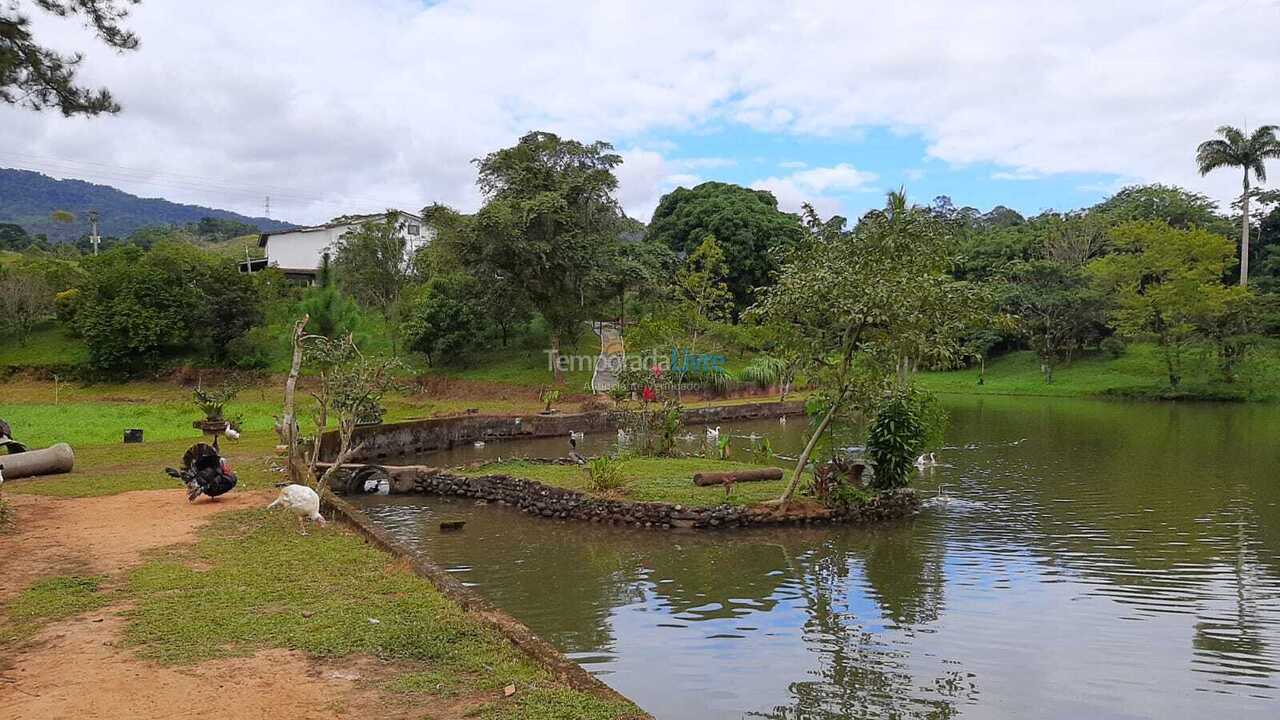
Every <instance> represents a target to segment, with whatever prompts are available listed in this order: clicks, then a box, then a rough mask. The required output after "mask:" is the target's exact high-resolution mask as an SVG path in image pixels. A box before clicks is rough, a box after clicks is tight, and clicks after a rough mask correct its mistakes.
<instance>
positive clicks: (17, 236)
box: [0, 223, 31, 250]
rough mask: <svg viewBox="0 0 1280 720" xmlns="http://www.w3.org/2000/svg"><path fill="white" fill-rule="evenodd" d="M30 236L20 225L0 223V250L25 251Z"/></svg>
mask: <svg viewBox="0 0 1280 720" xmlns="http://www.w3.org/2000/svg"><path fill="white" fill-rule="evenodd" d="M30 245H31V236H30V235H28V234H27V231H26V230H25V229H24V228H23V227H22V226H21V225H15V224H14V223H0V250H26V249H27V247H29V246H30Z"/></svg>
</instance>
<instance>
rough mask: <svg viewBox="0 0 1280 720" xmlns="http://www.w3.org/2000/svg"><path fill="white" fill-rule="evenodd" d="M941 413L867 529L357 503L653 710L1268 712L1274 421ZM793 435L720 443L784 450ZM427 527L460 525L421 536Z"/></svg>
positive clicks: (1274, 627)
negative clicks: (906, 483)
mask: <svg viewBox="0 0 1280 720" xmlns="http://www.w3.org/2000/svg"><path fill="white" fill-rule="evenodd" d="M952 414H953V421H954V423H953V424H954V429H953V432H952V436H951V437H950V438H949V443H950V445H951V448H950V449H948V450H947V451H945V452H944V453H942V454H940V455H939V460H940V461H942V462H943V463H944V466H942V467H939V468H936V469H935V470H933V471H932V472H930V473H929V474H928V476H927V477H926V478H924V479H923V480H922V481H921V489H922V491H923V492H925V493H926V494H929V495H933V494H934V493H935V492H936V491H937V489H938V488H939V486H941V485H944V484H945V485H946V486H947V487H946V491H945V495H943V496H942V497H940V498H939V499H938V500H937V501H931V502H930V503H929V508H928V509H927V510H926V512H925V513H924V514H923V515H922V516H921V517H920V518H918V519H917V520H916V521H914V522H907V523H901V524H895V525H891V526H885V527H878V528H873V529H861V530H857V529H848V528H844V529H825V530H794V529H792V530H785V531H752V532H739V533H712V534H707V533H694V534H677V533H659V532H652V531H635V530H629V529H620V528H612V527H599V526H589V527H588V526H582V525H578V524H573V523H556V522H547V521H542V520H531V519H529V518H527V517H525V516H524V515H522V514H520V513H516V512H513V511H511V510H509V509H506V508H501V507H477V506H474V505H472V504H470V503H464V502H460V501H453V500H448V499H442V498H411V499H397V498H369V499H365V500H364V502H366V503H367V504H368V506H369V507H368V510H369V512H370V514H371V515H373V516H374V517H375V518H377V519H378V520H379V522H382V523H383V524H385V525H386V526H387V527H389V528H390V529H391V530H392V532H394V533H395V534H396V535H398V536H400V537H402V538H404V539H406V540H408V541H410V542H412V543H415V544H416V545H417V546H418V547H420V548H422V549H423V550H424V551H425V552H428V553H429V554H430V555H431V556H432V557H433V558H434V559H435V560H436V561H438V562H441V563H442V564H445V565H446V566H448V567H451V568H452V569H453V570H455V571H456V572H457V573H458V574H459V576H460V577H461V579H463V580H464V581H466V582H468V583H471V584H474V585H475V586H477V588H478V590H479V591H480V592H482V593H484V594H486V595H487V596H489V597H490V598H491V599H493V600H494V601H495V602H496V603H497V604H499V605H500V606H502V607H504V608H505V609H507V610H508V611H510V612H511V613H512V614H514V615H516V616H517V617H519V618H521V619H522V620H524V621H525V622H527V623H528V624H529V625H530V626H531V627H533V628H534V630H536V631H537V632H539V633H541V634H542V635H544V636H545V637H547V638H549V639H550V640H552V642H554V643H556V644H558V645H559V646H560V647H561V648H563V649H565V651H566V652H567V653H568V654H569V655H570V656H571V657H573V658H574V659H575V660H577V661H578V662H581V663H583V664H584V665H585V666H587V667H588V668H589V669H590V670H592V671H593V672H596V673H599V674H601V675H605V676H607V677H606V680H607V681H608V682H609V683H610V684H612V685H614V686H615V687H617V688H618V689H619V690H620V691H622V692H623V693H625V694H627V695H629V696H631V697H632V698H635V699H636V700H637V701H639V702H640V704H641V705H642V706H644V707H645V708H646V709H648V710H649V711H651V712H653V713H654V714H655V715H656V716H657V717H660V718H740V717H748V716H750V717H768V718H843V717H952V716H957V715H958V716H967V717H1029V716H1034V717H1047V718H1076V717H1085V716H1090V717H1169V716H1178V717H1183V716H1225V715H1228V714H1229V715H1232V716H1234V717H1241V718H1248V717H1270V716H1272V715H1273V713H1270V712H1268V711H1269V710H1270V709H1271V708H1272V707H1273V704H1274V702H1275V700H1276V699H1277V698H1278V697H1280V692H1278V691H1277V676H1278V675H1280V653H1278V651H1277V642H1278V641H1280V506H1278V503H1280V487H1278V484H1277V481H1276V477H1275V473H1274V471H1273V468H1275V467H1277V466H1280V448H1277V446H1276V445H1275V443H1274V437H1275V429H1276V427H1277V426H1278V425H1280V410H1277V409H1276V408H1254V407H1242V406H1202V405H1197V406H1171V405H1129V404H1113V403H1099V402H1083V401H1053V402H1046V401H1028V400H999V401H992V400H982V401H964V402H956V403H954V406H953V408H952ZM799 425H800V423H794V422H793V423H789V424H788V425H786V426H780V425H778V424H777V423H774V422H762V423H749V424H743V425H740V426H735V427H734V428H733V432H734V433H735V434H748V433H751V432H757V433H761V434H769V435H770V436H771V440H772V442H773V444H774V446H775V447H776V448H778V450H779V451H780V452H784V453H785V452H787V451H788V450H791V449H792V448H791V445H794V444H795V443H796V442H797V437H798V435H799V433H800V431H801V430H802V428H801V427H799ZM726 430H729V428H727V427H726ZM1024 438H1025V440H1024ZM589 439H590V438H589ZM512 450H517V451H518V450H519V447H518V446H517V444H516V443H512V444H511V447H505V448H503V450H502V451H503V453H504V454H512V453H511V451H512ZM529 454H538V453H537V452H530V453H529ZM444 516H448V517H464V518H466V519H467V520H468V524H467V528H466V530H465V531H464V532H463V533H459V534H447V535H445V534H440V533H438V532H437V531H436V530H435V529H434V528H435V522H438V520H439V519H440V518H441V517H444Z"/></svg>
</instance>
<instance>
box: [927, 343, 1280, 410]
mask: <svg viewBox="0 0 1280 720" xmlns="http://www.w3.org/2000/svg"><path fill="white" fill-rule="evenodd" d="M920 381H921V384H922V385H924V386H925V387H926V388H929V389H931V390H934V391H937V392H946V393H964V394H972V395H984V394H985V395H1045V396H1072V397H1079V396H1088V395H1110V396H1123V397H1136V398H1148V399H1165V398H1167V399H1222V400H1253V401H1276V400H1280V346H1277V345H1276V344H1275V343H1269V344H1267V345H1264V346H1263V347H1260V348H1258V349H1257V350H1256V351H1255V352H1254V353H1253V355H1252V357H1251V359H1249V360H1248V361H1247V364H1246V366H1245V367H1244V368H1242V370H1241V372H1240V378H1239V379H1238V380H1237V381H1236V382H1235V383H1225V382H1223V381H1222V380H1221V378H1220V377H1219V376H1218V372H1217V368H1216V365H1215V362H1214V358H1213V356H1212V354H1211V353H1208V352H1205V351H1201V352H1197V353H1192V354H1190V355H1189V356H1188V362H1187V363H1186V368H1185V378H1184V380H1183V382H1182V384H1181V385H1180V386H1179V388H1178V389H1177V390H1176V391H1174V390H1171V389H1170V388H1169V383H1168V379H1167V377H1166V374H1165V367H1164V362H1163V360H1162V359H1161V357H1160V355H1159V353H1158V352H1157V348H1156V347H1155V346H1154V345H1148V344H1138V345H1131V346H1129V348H1128V351H1127V352H1126V353H1125V354H1124V355H1123V356H1121V357H1119V358H1114V359H1111V358H1105V357H1101V356H1091V357H1085V358H1081V359H1078V360H1075V361H1074V362H1072V363H1071V364H1070V365H1065V366H1062V367H1059V368H1057V369H1056V370H1055V371H1054V379H1053V382H1052V383H1051V384H1046V383H1045V381H1044V377H1043V376H1042V375H1041V373H1040V363H1039V361H1038V360H1037V359H1036V357H1035V354H1034V353H1031V352H1025V351H1024V352H1015V353H1010V354H1008V355H1005V356H1003V357H1000V358H997V359H995V360H992V361H989V362H988V363H987V374H986V382H985V383H984V384H983V385H978V384H977V381H978V370H977V369H976V368H969V369H966V370H957V371H951V372H928V373H922V374H921V376H920Z"/></svg>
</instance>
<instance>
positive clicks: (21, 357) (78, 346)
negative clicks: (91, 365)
mask: <svg viewBox="0 0 1280 720" xmlns="http://www.w3.org/2000/svg"><path fill="white" fill-rule="evenodd" d="M88 359H89V349H88V347H86V346H85V344H84V341H83V340H81V339H80V338H75V337H71V336H70V335H69V334H67V331H66V329H65V328H63V327H62V326H61V325H60V324H58V323H56V322H53V321H49V322H45V323H42V324H40V325H39V326H37V327H36V329H35V330H33V331H32V332H31V334H30V335H29V336H27V337H26V338H25V339H22V340H18V339H17V338H13V337H6V338H4V342H0V367H26V368H43V367H50V368H59V367H72V366H78V365H82V364H84V363H85V362H86V361H87V360H88Z"/></svg>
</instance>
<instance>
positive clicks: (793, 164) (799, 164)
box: [778, 160, 809, 170]
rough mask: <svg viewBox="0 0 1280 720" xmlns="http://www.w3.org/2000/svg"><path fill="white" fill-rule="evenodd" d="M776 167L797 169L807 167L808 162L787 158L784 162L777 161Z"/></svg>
mask: <svg viewBox="0 0 1280 720" xmlns="http://www.w3.org/2000/svg"><path fill="white" fill-rule="evenodd" d="M778 167H780V168H782V169H784V170H798V169H800V168H806V167H809V163H807V162H804V161H802V160H787V161H786V162H780V163H778Z"/></svg>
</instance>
